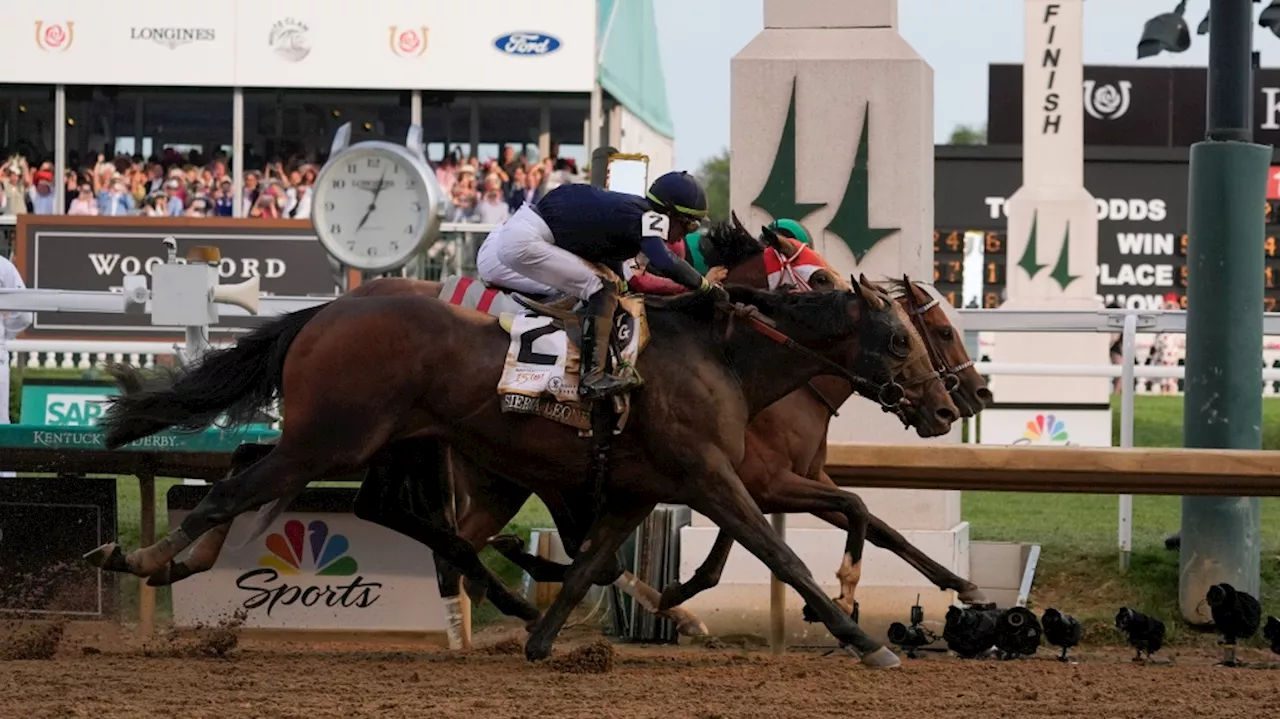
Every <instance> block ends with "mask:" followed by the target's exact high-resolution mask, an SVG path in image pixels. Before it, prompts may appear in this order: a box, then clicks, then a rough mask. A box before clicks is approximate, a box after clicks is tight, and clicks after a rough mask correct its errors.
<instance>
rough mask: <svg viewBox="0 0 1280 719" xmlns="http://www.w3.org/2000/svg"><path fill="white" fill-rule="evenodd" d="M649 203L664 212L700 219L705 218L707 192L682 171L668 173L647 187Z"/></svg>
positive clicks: (693, 178) (700, 184)
mask: <svg viewBox="0 0 1280 719" xmlns="http://www.w3.org/2000/svg"><path fill="white" fill-rule="evenodd" d="M647 196H648V198H649V201H650V202H652V203H653V204H655V205H657V206H658V207H660V208H662V209H663V210H666V211H672V212H678V213H680V214H682V215H685V216H687V217H692V218H694V219H699V220H700V219H702V218H704V217H706V216H707V191H706V190H704V189H702V183H701V182H698V178H696V177H694V176H693V175H690V174H689V173H688V172H685V171H684V170H680V171H679V172H674V171H673V172H668V173H667V174H665V175H663V176H662V177H659V178H658V179H656V180H654V181H653V184H652V185H649V193H648V195H647Z"/></svg>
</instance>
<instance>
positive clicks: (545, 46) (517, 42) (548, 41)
mask: <svg viewBox="0 0 1280 719" xmlns="http://www.w3.org/2000/svg"><path fill="white" fill-rule="evenodd" d="M493 46H494V47H496V48H498V50H499V51H501V52H505V53H506V54H508V55H547V54H549V53H553V52H555V51H556V50H559V49H560V41H559V40H558V39H556V38H554V37H552V36H551V35H543V34H542V33H537V32H513V33H510V34H509V35H503V36H502V37H500V38H498V39H496V40H494V41H493Z"/></svg>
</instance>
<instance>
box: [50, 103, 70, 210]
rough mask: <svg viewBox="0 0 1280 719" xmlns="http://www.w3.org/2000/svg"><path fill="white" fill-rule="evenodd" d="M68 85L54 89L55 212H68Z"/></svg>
mask: <svg viewBox="0 0 1280 719" xmlns="http://www.w3.org/2000/svg"><path fill="white" fill-rule="evenodd" d="M66 172H67V86H66V85H58V86H57V87H55V88H54V90H53V214H55V215H65V214H67V181H66V179H65V178H63V175H65V174H66Z"/></svg>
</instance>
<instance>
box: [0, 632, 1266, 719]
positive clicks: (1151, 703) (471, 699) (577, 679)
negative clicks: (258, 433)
mask: <svg viewBox="0 0 1280 719" xmlns="http://www.w3.org/2000/svg"><path fill="white" fill-rule="evenodd" d="M90 626H93V625H90ZM500 636H503V635H494V634H492V633H488V634H486V635H484V636H480V637H477V639H478V644H481V643H483V644H484V645H486V646H487V647H488V648H485V647H484V646H481V647H478V648H477V649H476V650H474V651H472V652H471V653H469V654H466V655H460V654H457V653H448V652H444V651H441V650H436V649H430V648H426V649H424V648H422V647H419V646H407V645H391V644H358V645H357V644H352V643H349V642H344V643H327V644H316V643H306V644H304V643H294V642H290V643H282V642H279V641H271V642H268V641H254V640H246V639H241V640H239V642H238V645H236V646H234V648H231V649H230V651H229V652H227V653H226V655H225V656H223V657H222V658H217V657H215V656H210V654H213V653H214V652H208V651H206V650H208V649H209V648H210V646H214V648H216V649H224V650H225V649H227V648H228V644H236V642H234V641H232V642H229V643H228V642H225V641H224V643H223V644H221V645H216V641H210V640H206V641H205V642H204V643H203V644H198V645H194V644H188V645H182V644H180V643H177V642H176V641H170V642H169V643H166V642H165V641H164V640H159V641H153V642H151V643H150V644H148V645H147V646H140V645H138V644H137V642H134V641H132V640H130V639H127V638H125V637H124V636H123V635H122V634H121V633H119V632H117V631H116V630H114V629H108V628H103V627H99V626H93V628H90V629H86V628H85V626H84V625H73V626H72V627H71V628H70V629H69V630H68V631H67V633H66V635H65V637H63V638H62V639H61V641H60V642H58V646H57V649H56V652H55V653H54V655H53V657H52V658H50V659H25V660H12V659H10V660H3V659H0V717H5V718H9V717H13V718H15V719H18V718H20V719H43V718H44V717H95V718H97V719H116V718H119V719H124V718H125V717H127V718H128V719H139V718H140V717H175V716H176V717H182V718H183V719H200V718H204V717H209V718H210V719H213V718H217V719H224V718H229V717H298V718H299V719H302V718H306V719H321V718H322V717H364V716H368V717H431V718H432V719H436V718H440V719H444V718H446V717H467V718H468V719H473V718H476V717H512V718H516V717H529V718H534V717H590V718H592V719H601V718H602V717H608V718H610V719H630V718H631V717H660V718H662V719H673V718H675V717H701V718H704V719H711V718H712V717H726V718H728V717H764V718H766V719H782V718H784V717H805V718H806V719H807V718H809V717H843V718H846V719H847V718H848V717H859V718H866V719H880V718H882V717H883V718H887V717H895V718H897V717H922V718H924V719H933V718H938V719H941V718H942V717H946V718H947V719H962V718H964V717H982V718H983V719H997V718H999V717H1009V718H1013V717H1017V718H1019V719H1031V718H1034V717H1089V718H1090V719H1131V718H1137V717H1159V718H1160V719H1179V718H1181V717H1241V716H1258V717H1265V716H1273V717H1274V716H1280V669H1275V668H1272V667H1273V665H1272V664H1271V660H1273V659H1277V658H1276V657H1274V656H1272V655H1268V654H1264V653H1259V652H1246V653H1245V654H1244V656H1243V658H1244V659H1246V660H1247V661H1249V662H1251V663H1253V664H1252V666H1251V667H1246V668H1237V669H1227V668H1223V667H1215V666H1213V662H1214V659H1213V657H1211V656H1206V655H1204V654H1203V653H1202V652H1196V653H1191V652H1186V653H1183V654H1181V655H1179V654H1177V653H1174V652H1166V654H1167V656H1166V657H1165V658H1166V659H1167V660H1172V661H1171V663H1170V664H1166V665H1160V666H1154V665H1153V666H1140V665H1134V664H1132V663H1131V662H1130V661H1129V659H1130V656H1131V655H1130V654H1128V653H1127V652H1124V651H1121V650H1110V649H1108V650H1097V651H1085V652H1081V653H1080V655H1079V663H1077V664H1070V665H1064V664H1061V663H1059V662H1057V661H1055V660H1054V659H1053V658H1052V652H1051V651H1050V650H1049V649H1046V648H1042V649H1041V651H1040V653H1039V654H1038V655H1037V656H1036V657H1034V658H1029V659H1021V660H1014V661H1005V662H999V661H994V660H972V661H962V660H959V659H956V658H954V657H944V656H941V655H928V656H926V657H924V658H921V659H918V660H914V661H913V660H906V661H904V664H903V667H902V668H901V669H896V670H889V671H873V670H867V669H863V668H862V667H861V666H859V665H858V664H857V663H856V662H855V661H854V660H853V659H852V658H850V657H848V656H844V655H842V654H839V653H835V654H830V655H828V656H823V652H821V651H813V650H807V651H802V650H793V651H791V652H790V653H788V654H787V655H785V656H783V657H774V656H772V655H770V654H769V653H768V652H767V651H763V650H752V651H746V650H743V649H709V648H707V647H704V646H682V647H652V646H636V645H620V646H617V647H613V648H612V650H611V649H610V648H609V647H600V646H599V642H600V641H602V640H600V638H599V636H598V635H595V634H593V633H591V632H587V631H585V630H570V631H568V632H566V635H565V636H563V637H562V638H561V641H560V643H559V644H558V645H557V652H556V657H557V659H558V660H559V661H558V663H553V664H547V663H540V664H537V665H530V664H528V663H526V662H525V660H524V658H523V656H522V655H521V654H519V653H516V654H509V653H503V650H507V651H510V650H512V649H517V651H518V647H519V646H520V644H519V643H517V642H511V641H510V640H508V641H507V642H506V643H505V644H504V645H503V646H499V647H498V648H496V649H495V648H494V642H495V641H496V640H497V639H499V637H500ZM505 636H508V637H515V638H517V639H519V640H520V641H521V642H522V641H523V632H514V633H513V632H510V631H507V632H506V633H505ZM8 639H9V640H10V641H9V646H10V647H12V646H13V643H12V642H13V637H12V635H11V636H10V637H9V638H8ZM213 639H214V640H217V639H218V638H217V637H215V638H213ZM222 639H223V640H225V637H223V638H222ZM215 645H216V646H215ZM584 646H585V647H592V646H594V647H595V649H596V650H600V649H603V651H602V652H600V651H598V652H597V654H595V655H591V654H590V652H588V655H587V656H586V657H585V659H584V658H581V657H578V658H577V659H578V661H576V662H566V661H565V660H564V659H563V657H566V656H567V655H569V653H570V652H571V651H573V650H574V648H578V649H579V650H581V649H582V648H583V647H584ZM10 655H12V651H11V652H10ZM1157 656H1159V655H1157ZM610 658H612V661H613V666H612V668H610V667H608V666H606V664H605V663H606V662H607V661H608V660H609V659H610ZM553 662H555V660H553ZM593 669H594V670H603V672H602V673H580V672H581V671H582V670H586V671H590V670H593Z"/></svg>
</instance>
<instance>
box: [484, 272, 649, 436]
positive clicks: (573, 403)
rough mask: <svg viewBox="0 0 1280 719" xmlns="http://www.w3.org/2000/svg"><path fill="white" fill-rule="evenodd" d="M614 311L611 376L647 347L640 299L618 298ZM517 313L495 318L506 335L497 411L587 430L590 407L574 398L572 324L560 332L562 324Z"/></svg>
mask: <svg viewBox="0 0 1280 719" xmlns="http://www.w3.org/2000/svg"><path fill="white" fill-rule="evenodd" d="M618 308H619V310H620V311H619V312H618V314H617V315H615V316H614V326H613V337H612V341H611V342H610V348H611V349H610V351H611V353H612V355H613V366H614V368H615V370H614V371H615V372H616V371H618V370H617V368H618V367H620V366H623V365H629V366H630V367H635V365H636V360H638V359H639V357H640V353H641V352H642V351H643V350H644V348H645V346H646V345H648V343H649V328H648V324H647V323H646V321H645V315H644V298H643V297H641V296H628V297H622V298H620V300H619V302H618ZM521 309H522V310H524V312H523V313H522V314H507V313H503V314H502V315H501V316H500V317H499V322H500V323H501V325H502V327H503V329H505V330H507V331H508V332H509V333H510V334H511V345H510V347H509V349H508V350H507V359H506V363H505V365H504V367H503V371H502V378H501V379H500V380H499V381H498V394H499V395H501V397H502V411H504V412H519V413H523V414H536V415H539V416H541V417H546V418H547V419H552V420H555V421H557V422H560V423H562V424H566V425H569V426H571V427H576V428H578V429H580V430H590V429H591V412H590V407H588V406H587V405H586V404H584V403H583V402H582V401H581V399H580V398H579V397H578V378H579V376H580V373H581V368H582V357H581V353H580V350H579V343H580V342H581V338H582V335H581V332H582V330H581V327H580V326H579V325H578V323H577V322H573V323H572V325H571V326H570V327H569V328H567V329H566V326H565V323H564V322H563V321H561V320H559V319H557V318H554V317H548V316H545V315H537V314H533V313H531V312H529V311H528V310H526V309H525V308H524V307H521ZM628 371H630V370H628ZM624 415H625V413H624ZM622 421H625V416H624V418H622Z"/></svg>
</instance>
